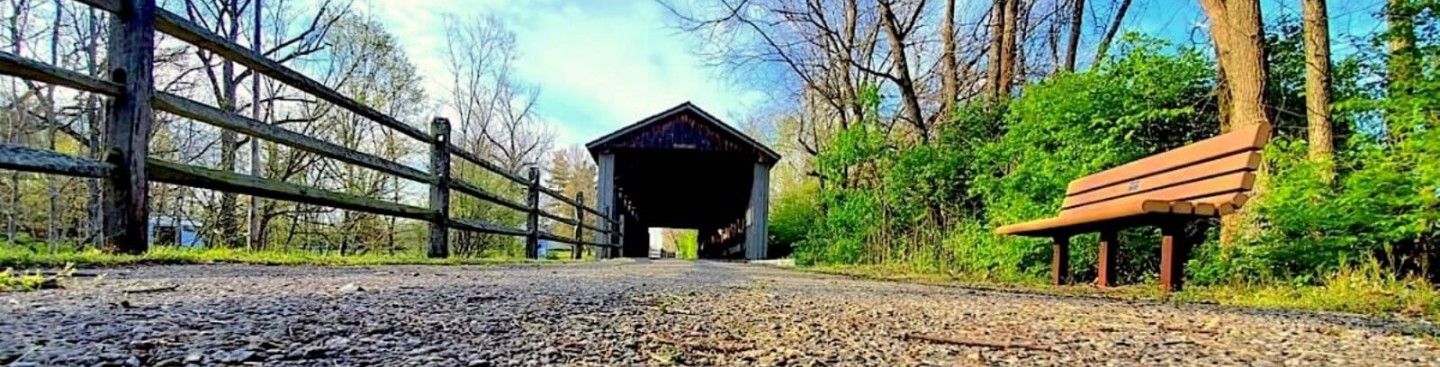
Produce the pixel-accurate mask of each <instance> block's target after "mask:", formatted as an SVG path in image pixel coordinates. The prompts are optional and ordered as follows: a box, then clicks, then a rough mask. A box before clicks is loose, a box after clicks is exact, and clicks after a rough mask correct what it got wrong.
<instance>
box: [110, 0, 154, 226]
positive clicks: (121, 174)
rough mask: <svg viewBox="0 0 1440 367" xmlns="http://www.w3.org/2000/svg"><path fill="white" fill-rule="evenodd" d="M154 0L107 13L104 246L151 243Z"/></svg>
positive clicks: (129, 0)
mask: <svg viewBox="0 0 1440 367" xmlns="http://www.w3.org/2000/svg"><path fill="white" fill-rule="evenodd" d="M156 11H157V9H156V7H155V0H125V1H123V2H121V3H120V6H119V9H118V11H117V12H116V13H115V16H114V17H111V19H110V43H109V45H108V48H109V49H108V51H107V61H106V65H108V66H109V68H110V69H109V71H108V72H107V73H106V74H107V75H109V76H110V79H111V80H110V81H111V82H113V83H116V84H118V85H119V86H120V88H119V92H120V93H119V94H118V95H117V96H116V97H115V98H112V99H111V100H110V108H108V109H107V112H106V119H105V139H104V148H103V149H104V156H105V158H104V160H105V162H107V163H109V164H111V165H112V166H114V169H111V170H109V173H110V175H109V176H108V177H107V178H106V179H105V180H102V181H103V183H102V186H103V187H104V188H103V190H104V194H103V195H102V196H101V197H102V198H103V199H102V200H101V209H100V211H101V213H102V214H101V217H102V222H103V225H102V226H101V227H102V232H103V234H104V236H103V237H104V246H105V247H106V248H111V249H116V250H118V251H120V252H123V253H128V254H141V253H144V252H145V250H147V249H148V248H149V246H150V231H149V230H148V228H147V227H149V223H150V184H149V182H148V177H146V174H147V170H146V168H145V164H146V157H147V156H149V153H150V129H151V122H152V120H153V119H154V116H153V112H152V111H151V106H150V96H151V95H152V94H154V92H155V87H154V82H155V75H154V69H153V68H154V64H155V21H154V19H155V12H156Z"/></svg>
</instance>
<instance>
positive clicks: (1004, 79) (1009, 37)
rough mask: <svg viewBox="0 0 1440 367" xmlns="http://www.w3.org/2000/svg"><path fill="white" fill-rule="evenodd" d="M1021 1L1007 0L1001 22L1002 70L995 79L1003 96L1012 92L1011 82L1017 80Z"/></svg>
mask: <svg viewBox="0 0 1440 367" xmlns="http://www.w3.org/2000/svg"><path fill="white" fill-rule="evenodd" d="M1021 1H1024V0H1007V1H1006V2H1005V8H1004V16H1003V19H1002V20H1001V22H1000V23H1001V36H1000V71H999V75H998V76H997V78H996V79H995V88H996V92H997V93H998V95H999V96H1000V97H1001V98H1005V97H1006V96H1008V95H1009V94H1010V86H1011V83H1013V82H1014V80H1015V69H1016V68H1015V63H1016V60H1015V48H1016V46H1015V43H1016V39H1015V35H1016V34H1017V32H1018V31H1019V29H1020V27H1018V23H1017V22H1016V19H1017V18H1018V17H1019V13H1020V2H1021Z"/></svg>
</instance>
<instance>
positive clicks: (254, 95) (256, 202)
mask: <svg viewBox="0 0 1440 367" xmlns="http://www.w3.org/2000/svg"><path fill="white" fill-rule="evenodd" d="M262 5H263V3H262V1H261V0H255V4H253V9H252V11H253V12H254V16H255V18H254V19H255V22H254V25H253V27H254V29H253V32H254V33H253V34H252V35H251V38H250V49H251V50H254V51H255V52H264V49H263V48H261V47H260V28H261V24H262V23H261V22H260V21H261V18H260V13H261V9H262ZM250 100H251V102H250V117H252V118H254V119H255V121H261V122H264V121H265V120H264V119H263V118H261V116H260V77H259V76H258V75H254V76H251V77H250ZM250 175H252V176H255V177H260V139H256V138H251V139H250ZM246 214H247V215H246V223H248V224H249V230H248V231H246V232H247V234H248V235H249V236H248V238H247V239H248V242H249V243H250V249H251V250H259V249H261V248H262V247H264V246H265V238H264V236H263V234H264V232H265V231H264V230H263V229H261V228H260V224H261V223H260V222H261V220H260V198H259V197H256V196H254V195H251V196H250V207H249V208H248V211H247V213H246Z"/></svg>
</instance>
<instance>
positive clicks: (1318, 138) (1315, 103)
mask: <svg viewBox="0 0 1440 367" xmlns="http://www.w3.org/2000/svg"><path fill="white" fill-rule="evenodd" d="M1301 2H1302V5H1303V9H1302V11H1303V18H1304V27H1305V29H1304V32H1305V106H1306V111H1305V112H1306V114H1305V116H1306V120H1307V122H1308V125H1309V127H1310V129H1309V130H1310V131H1309V132H1310V136H1309V142H1310V152H1309V153H1310V159H1311V160H1314V161H1317V162H1321V164H1323V165H1324V167H1323V168H1322V169H1323V171H1322V172H1321V173H1320V174H1321V175H1322V176H1323V177H1322V178H1323V179H1324V180H1325V181H1326V182H1331V181H1333V180H1334V178H1335V169H1334V167H1333V166H1331V165H1330V163H1331V160H1332V158H1333V157H1334V155H1335V137H1334V134H1333V132H1332V130H1333V129H1332V128H1331V122H1330V26H1329V24H1328V23H1329V19H1328V18H1327V14H1326V11H1325V0H1302V1H1301Z"/></svg>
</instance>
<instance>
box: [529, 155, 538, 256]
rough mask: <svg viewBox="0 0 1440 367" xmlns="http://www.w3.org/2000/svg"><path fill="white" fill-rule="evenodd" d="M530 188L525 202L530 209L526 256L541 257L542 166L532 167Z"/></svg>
mask: <svg viewBox="0 0 1440 367" xmlns="http://www.w3.org/2000/svg"><path fill="white" fill-rule="evenodd" d="M529 180H530V182H529V186H528V187H529V190H526V192H525V204H526V205H527V206H528V208H529V209H530V210H529V211H528V212H527V213H526V217H525V230H526V232H525V258H527V259H536V258H539V257H540V168H538V167H530V177H529Z"/></svg>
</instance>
